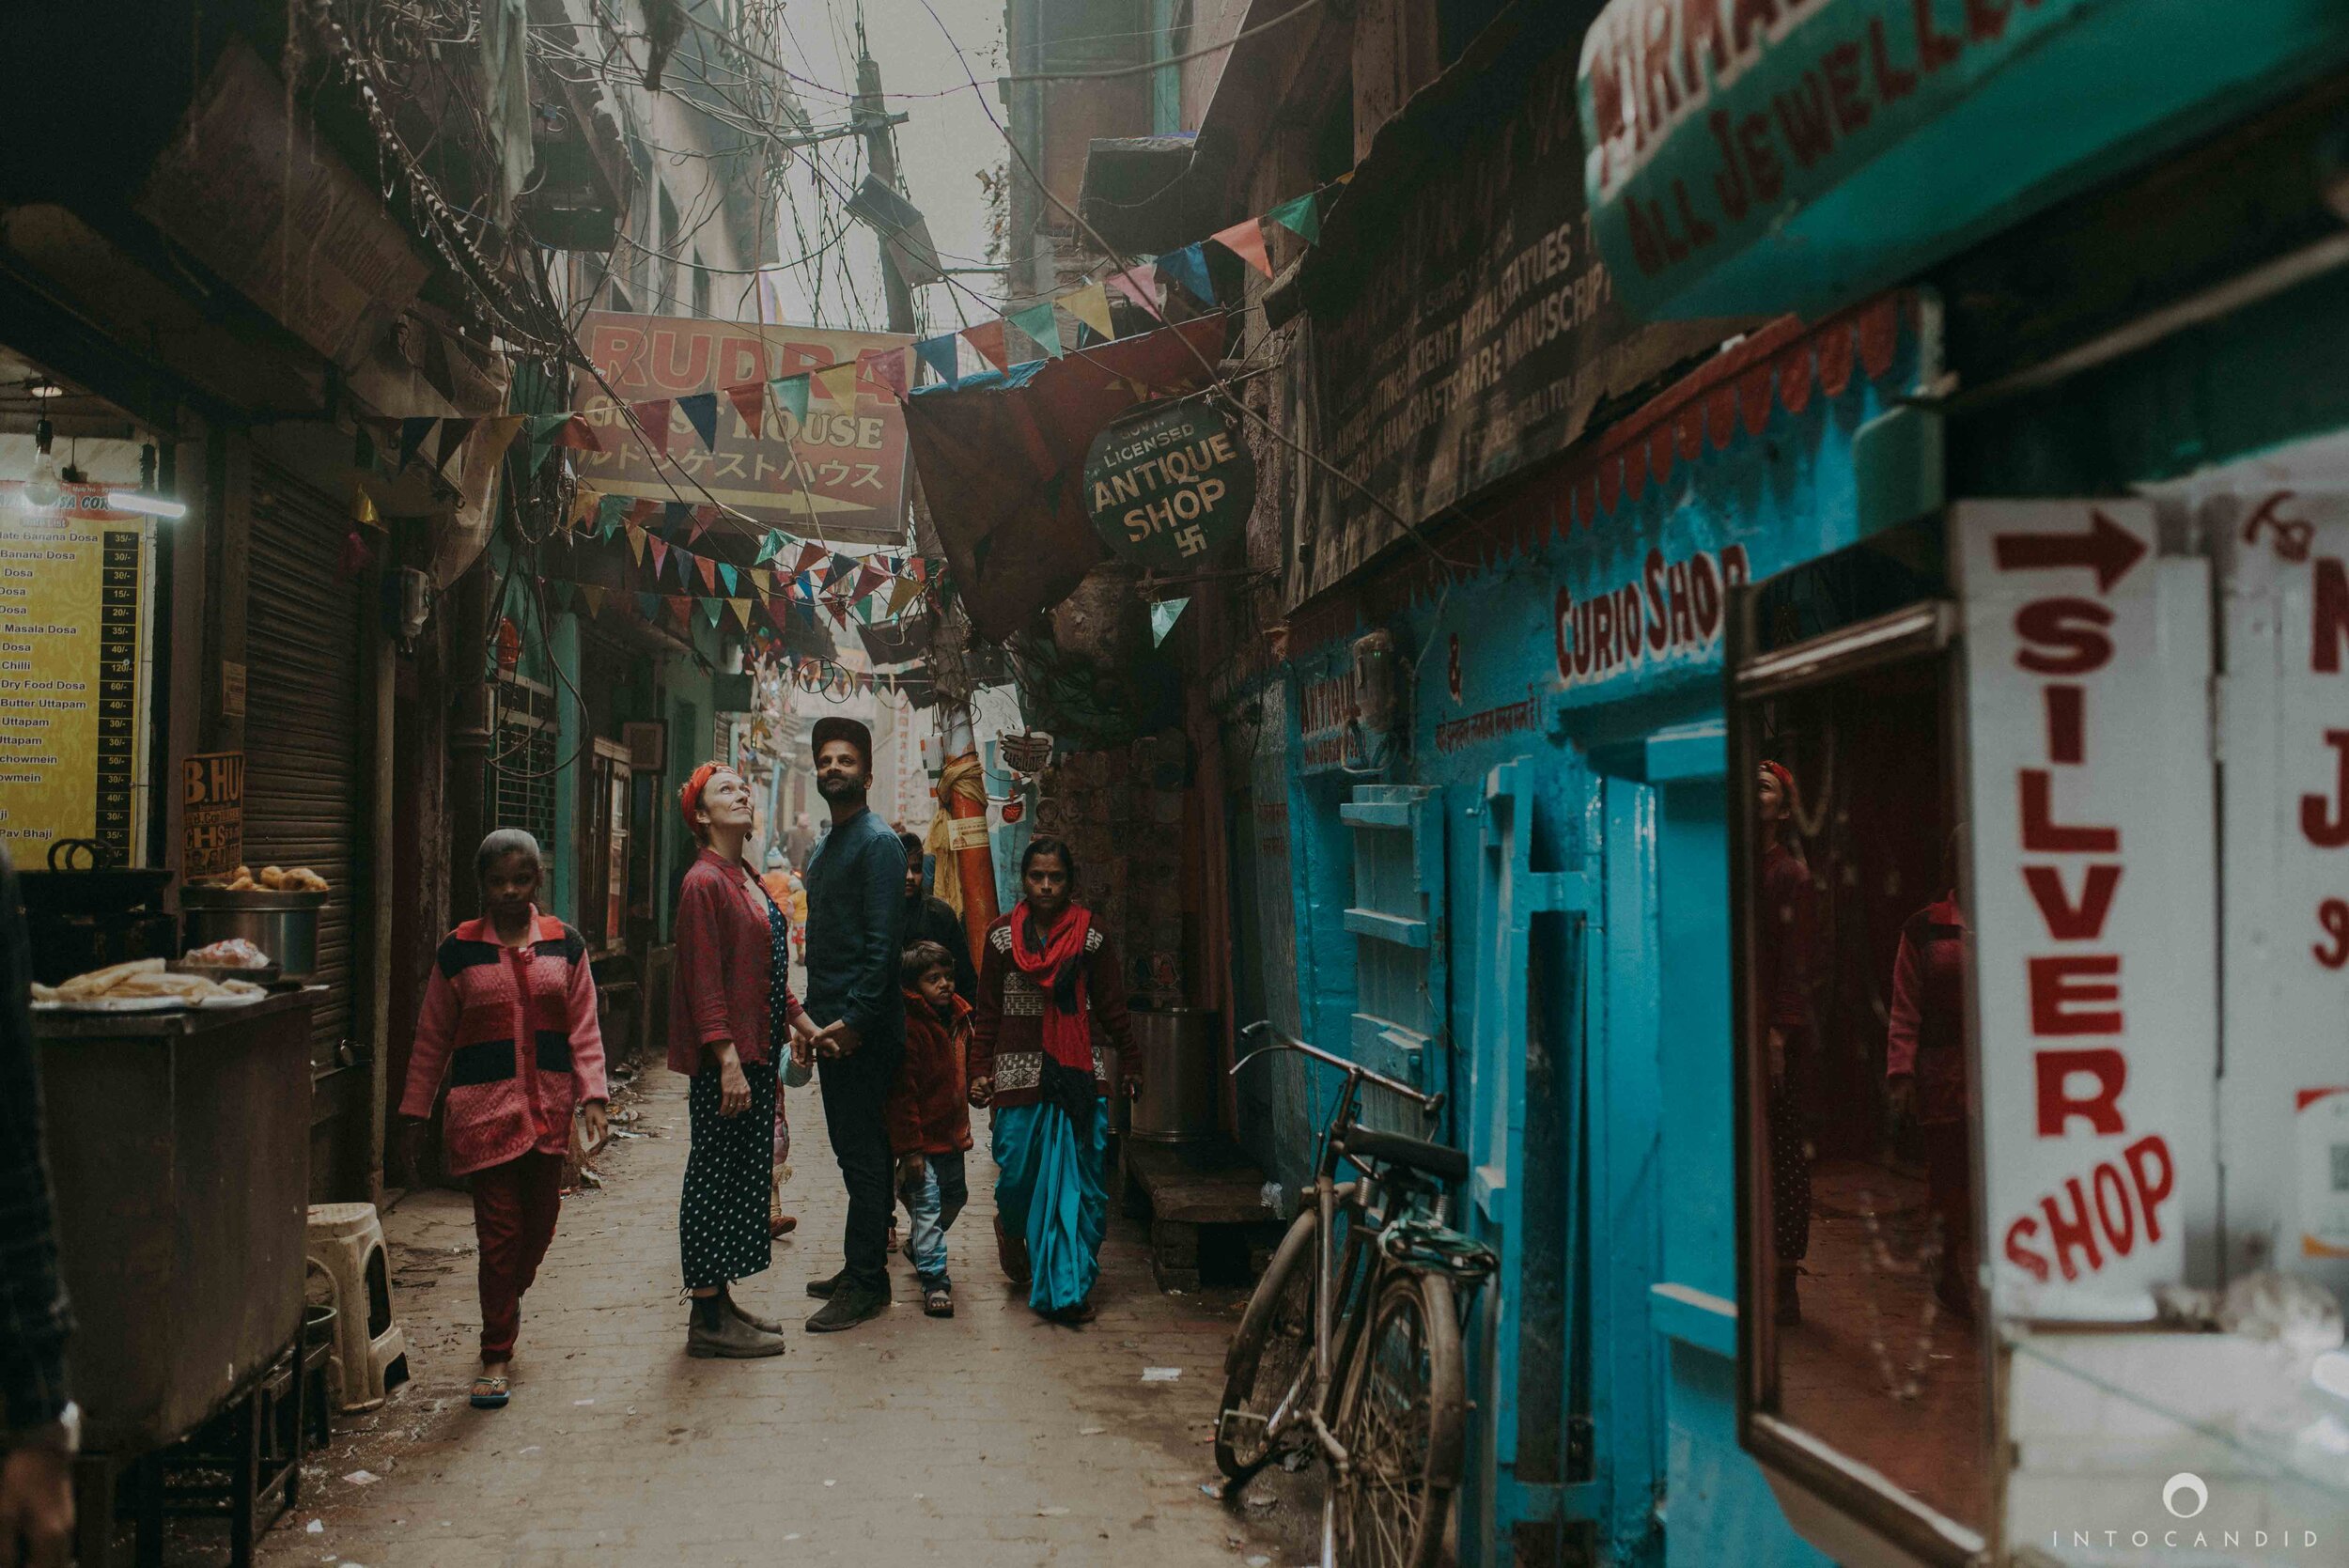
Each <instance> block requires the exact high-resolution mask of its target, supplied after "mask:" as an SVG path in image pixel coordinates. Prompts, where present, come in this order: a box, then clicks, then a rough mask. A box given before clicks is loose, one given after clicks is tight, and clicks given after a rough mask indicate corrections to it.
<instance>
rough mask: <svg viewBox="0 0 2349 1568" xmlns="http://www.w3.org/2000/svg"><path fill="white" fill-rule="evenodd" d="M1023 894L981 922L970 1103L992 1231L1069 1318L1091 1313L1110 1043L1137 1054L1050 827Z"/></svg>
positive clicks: (1015, 1265)
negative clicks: (986, 1154) (979, 1114)
mask: <svg viewBox="0 0 2349 1568" xmlns="http://www.w3.org/2000/svg"><path fill="white" fill-rule="evenodd" d="M1019 880H1020V885H1021V888H1022V891H1023V893H1024V896H1023V897H1022V898H1021V899H1020V901H1019V903H1018V904H1016V905H1014V906H1013V907H1012V911H1011V913H1010V914H1008V915H1005V916H1004V917H1003V918H1002V919H1001V920H998V921H997V922H996V923H995V924H993V925H991V926H989V927H988V932H987V946H986V949H985V951H984V952H983V953H982V955H981V962H980V966H979V1006H978V1014H977V1017H976V1018H975V1019H974V1021H973V1027H972V1040H971V1103H972V1105H974V1106H991V1107H992V1108H993V1110H994V1132H993V1137H992V1140H991V1141H992V1143H993V1147H994V1152H995V1164H996V1168H997V1171H998V1175H997V1177H996V1181H995V1214H996V1219H995V1236H996V1245H997V1247H998V1249H999V1250H1000V1251H1001V1253H1002V1256H1003V1272H1004V1273H1006V1274H1008V1275H1010V1276H1011V1278H1012V1279H1013V1280H1014V1281H1026V1283H1027V1285H1028V1304H1029V1305H1030V1306H1032V1307H1034V1309H1035V1310H1036V1311H1037V1312H1041V1313H1043V1314H1044V1315H1045V1316H1047V1317H1050V1318H1053V1319H1056V1320H1058V1321H1060V1322H1064V1323H1084V1322H1088V1321H1090V1320H1091V1319H1092V1317H1093V1301H1092V1296H1093V1282H1094V1280H1095V1278H1096V1277H1097V1275H1098V1274H1099V1272H1100V1252H1101V1237H1102V1235H1103V1234H1105V1233H1106V1232H1107V1230H1108V1222H1109V1221H1108V1216H1109V1197H1108V1190H1107V1188H1106V1187H1105V1186H1104V1185H1103V1182H1102V1172H1101V1167H1102V1160H1103V1157H1104V1155H1105V1154H1106V1152H1107V1149H1108V1143H1109V1127H1110V1110H1109V1095H1110V1094H1111V1092H1112V1084H1111V1081H1110V1070H1109V1064H1108V1063H1109V1057H1108V1054H1107V1051H1106V1050H1105V1049H1104V1047H1105V1046H1106V1047H1108V1048H1113V1049H1115V1050H1116V1052H1117V1059H1118V1061H1120V1062H1121V1063H1127V1064H1128V1065H1127V1066H1126V1068H1125V1075H1124V1078H1123V1081H1122V1082H1121V1083H1120V1084H1118V1085H1117V1086H1116V1087H1117V1088H1118V1089H1120V1090H1121V1091H1122V1092H1123V1093H1125V1094H1128V1095H1130V1094H1132V1093H1133V1092H1134V1089H1135V1087H1136V1082H1135V1079H1134V1078H1133V1076H1132V1074H1133V1067H1134V1054H1133V1051H1132V1049H1131V1048H1130V1045H1129V1042H1128V1034H1127V1029H1126V983H1125V971H1124V970H1123V969H1122V968H1121V967H1120V965H1119V963H1118V960H1117V950H1116V948H1115V947H1114V946H1112V944H1111V942H1110V939H1109V936H1108V933H1106V932H1104V931H1103V930H1102V929H1101V928H1100V927H1099V926H1098V925H1097V924H1094V920H1093V911H1091V910H1090V909H1087V908H1085V907H1084V906H1082V905H1081V904H1078V903H1075V902H1073V900H1072V897H1071V894H1072V893H1073V891H1074V888H1075V885H1076V880H1077V862H1076V859H1075V857H1073V856H1072V855H1070V854H1069V852H1068V846H1066V845H1065V844H1063V843H1061V842H1060V840H1058V839H1055V838H1044V837H1038V838H1035V839H1033V840H1031V841H1030V842H1029V844H1028V847H1027V851H1026V853H1025V854H1023V855H1021V856H1020V858H1019Z"/></svg>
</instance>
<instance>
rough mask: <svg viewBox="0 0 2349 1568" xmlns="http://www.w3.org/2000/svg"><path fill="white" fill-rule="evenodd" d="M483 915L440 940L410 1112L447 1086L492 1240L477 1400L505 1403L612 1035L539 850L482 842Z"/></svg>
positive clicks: (592, 1129)
mask: <svg viewBox="0 0 2349 1568" xmlns="http://www.w3.org/2000/svg"><path fill="white" fill-rule="evenodd" d="M474 863H475V868H476V869H477V870H478V871H479V873H480V876H481V902H482V909H483V913H482V916H481V918H480V919H479V920H471V921H467V922H466V923H465V924H462V925H459V927H458V928H457V929H456V930H454V931H452V932H450V933H449V934H448V937H447V939H445V940H443V942H442V943H441V951H440V955H439V957H438V959H437V961H436V962H435V963H434V964H433V967H432V978H431V980H430V981H429V982H428V984H427V986H426V987H425V993H424V1009H423V1012H422V1014H421V1016H420V1017H418V1018H417V1020H416V1047H415V1053H414V1054H413V1055H412V1056H411V1057H410V1058H409V1060H408V1085H407V1093H406V1094H404V1095H402V1096H401V1099H400V1105H399V1110H400V1114H401V1115H403V1116H410V1117H414V1118H416V1119H418V1120H421V1119H423V1118H425V1117H428V1116H429V1115H431V1114H432V1102H433V1099H434V1097H435V1096H436V1095H437V1094H438V1093H439V1091H440V1087H441V1080H442V1079H443V1077H445V1078H446V1079H448V1110H447V1114H446V1116H445V1117H444V1119H443V1126H442V1142H443V1151H444V1153H445V1155H446V1157H447V1163H448V1169H449V1171H450V1172H451V1173H452V1174H457V1175H468V1174H469V1175H471V1176H472V1177H473V1220H474V1235H475V1237H476V1238H477V1239H478V1240H479V1243H480V1254H481V1257H480V1264H481V1268H480V1289H481V1375H479V1376H478V1377H476V1378H474V1385H473V1396H472V1397H473V1404H474V1406H475V1407H476V1408H479V1409H485V1410H494V1409H497V1408H499V1407H501V1406H503V1405H505V1404H506V1397H507V1392H508V1390H507V1385H506V1369H507V1367H508V1365H509V1364H510V1363H511V1362H512V1360H513V1358H514V1340H515V1336H516V1335H517V1333H518V1332H519V1331H520V1329H521V1298H522V1293H523V1292H524V1291H526V1290H528V1289H529V1288H530V1283H531V1281H533V1280H534V1279H536V1278H537V1273H538V1264H539V1261H540V1260H541V1259H543V1258H544V1257H545V1256H546V1255H547V1247H548V1244H549V1243H551V1242H552V1241H553V1239H554V1221H555V1216H556V1213H557V1211H558V1210H559V1209H560V1207H561V1205H562V1189H563V1159H564V1156H565V1155H566V1154H568V1152H569V1149H570V1138H571V1114H572V1108H573V1106H574V1105H581V1104H583V1105H584V1107H585V1118H586V1124H587V1126H586V1137H587V1142H588V1146H589V1147H591V1148H592V1147H593V1146H595V1145H596V1144H598V1143H599V1142H601V1141H602V1140H603V1131H604V1108H605V1104H606V1101H607V1098H608V1096H607V1094H606V1093H605V1089H604V1079H603V1031H602V1028H601V1027H600V1026H599V1024H598V1023H597V1021H596V980H595V975H594V974H593V972H591V971H590V970H589V969H588V966H587V944H586V942H585V941H584V940H583V939H582V938H581V937H580V934H579V933H578V932H576V931H574V930H572V929H571V928H570V927H569V926H568V925H566V924H563V923H562V922H561V921H559V920H557V919H555V918H554V917H553V916H552V915H542V914H540V913H539V912H538V909H537V905H536V904H535V903H534V902H533V900H534V899H535V898H536V897H537V893H538V879H539V872H540V866H541V862H540V859H539V854H538V841H537V839H535V838H533V837H531V836H530V834H528V833H526V832H523V831H521V830H520V829H519V828H501V829H499V830H498V831H496V832H493V833H491V834H490V836H489V837H488V838H486V839H483V840H482V841H481V851H480V854H479V855H478V856H477V857H476V858H475V862H474Z"/></svg>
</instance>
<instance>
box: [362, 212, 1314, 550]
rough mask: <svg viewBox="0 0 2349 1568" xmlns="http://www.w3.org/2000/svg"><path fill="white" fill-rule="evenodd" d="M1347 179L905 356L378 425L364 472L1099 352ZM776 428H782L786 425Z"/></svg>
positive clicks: (1309, 234) (902, 351)
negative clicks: (1016, 352)
mask: <svg viewBox="0 0 2349 1568" xmlns="http://www.w3.org/2000/svg"><path fill="white" fill-rule="evenodd" d="M1350 178H1351V176H1350V175H1342V176H1340V177H1339V178H1338V179H1336V180H1334V181H1332V182H1331V185H1325V186H1319V187H1316V188H1315V189H1314V190H1311V191H1308V192H1306V193H1305V194H1303V195H1301V196H1298V197H1296V198H1295V199H1293V200H1290V201H1284V202H1283V203H1281V204H1280V205H1279V206H1277V207H1274V208H1272V209H1270V210H1268V211H1266V212H1263V213H1261V214H1259V215H1258V216H1256V217H1253V218H1247V219H1243V220H1242V221H1240V222H1239V223H1237V224H1233V225H1230V226H1229V227H1227V228H1221V229H1218V230H1217V231H1216V232H1215V233H1213V234H1211V235H1209V236H1207V237H1206V239H1205V240H1200V241H1193V242H1192V243H1190V244H1188V245H1184V246H1180V247H1178V248H1177V249H1175V250H1172V251H1167V252H1165V253H1163V254H1161V255H1159V256H1143V257H1141V258H1139V259H1138V260H1136V261H1135V263H1134V265H1132V266H1131V267H1128V268H1126V269H1124V270H1123V271H1120V272H1112V273H1111V274H1110V275H1109V276H1107V277H1104V278H1100V279H1097V280H1096V281H1093V282H1090V283H1084V284H1079V285H1077V286H1075V287H1070V288H1066V289H1063V290H1062V291H1061V292H1059V293H1057V294H1054V295H1052V296H1050V298H1048V299H1044V300H1039V301H1037V302H1036V303H1033V304H1029V305H1026V306H1023V307H1021V308H1020V309H1019V310H1015V311H1011V312H1009V313H1008V314H1006V315H1003V316H1001V317H996V318H991V319H989V320H986V321H981V322H979V323H978V324H977V325H975V326H971V327H965V328H963V329H962V330H961V331H959V332H953V333H943V334H939V335H938V336H935V337H926V338H923V339H921V340H920V341H918V342H916V343H914V344H912V345H911V346H910V348H892V349H865V350H864V351H863V353H861V354H859V355H857V357H856V358H855V359H853V360H843V361H841V362H840V363H838V364H836V365H818V366H815V367H813V368H810V369H807V370H801V371H798V372H795V373H794V374H792V375H789V376H779V377H775V378H773V379H771V380H763V381H744V382H742V383H740V384H739V385H735V386H727V387H722V388H720V389H719V390H717V391H715V392H697V393H692V394H689V395H687V396H681V397H647V398H640V399H637V400H636V401H633V402H627V403H620V404H607V405H599V406H598V407H595V408H592V409H586V410H576V409H575V410H566V411H561V412H555V413H536V414H496V415H491V416H489V417H487V418H478V419H460V418H445V419H443V418H429V417H428V418H417V419H397V420H385V421H381V422H376V423H377V424H378V427H379V429H380V432H381V438H382V439H381V442H376V443H374V444H375V448H376V451H375V456H374V457H373V458H370V456H369V455H368V454H367V453H366V452H364V451H363V453H362V455H361V464H360V466H361V467H363V468H366V467H375V466H379V465H380V464H382V463H388V465H389V467H390V469H391V471H392V472H393V473H398V472H401V471H404V470H406V469H407V468H408V467H410V466H411V465H412V464H414V463H418V462H423V463H426V464H428V466H429V467H430V468H431V469H432V470H433V472H434V473H436V474H442V475H443V476H444V477H445V476H446V474H447V470H448V464H449V461H450V459H451V458H454V457H456V455H457V454H458V453H459V451H462V450H463V449H464V448H465V446H466V443H467V442H468V441H469V440H470V439H472V438H473V437H474V435H475V433H476V431H477V432H478V433H479V437H480V439H479V441H478V442H477V443H476V445H475V450H474V457H473V458H472V459H471V460H473V461H478V462H486V463H494V462H495V461H497V460H498V459H499V458H502V457H504V456H505V454H506V449H507V448H508V447H510V446H512V445H513V443H514V442H516V441H518V440H519V441H522V442H524V447H523V452H524V462H525V465H526V472H528V473H531V474H536V473H537V472H538V470H539V469H540V468H541V467H543V466H544V465H545V463H546V460H547V458H548V457H549V456H550V455H552V453H553V452H555V451H556V450H558V449H568V450H573V451H582V452H612V451H616V450H618V449H619V448H620V445H621V443H622V442H625V441H627V440H629V439H630V435H631V432H632V434H633V436H634V438H635V439H637V440H639V441H641V442H643V444H644V445H645V446H646V449H647V450H648V451H650V452H651V453H652V454H653V455H654V456H655V458H667V457H668V456H669V455H670V452H671V449H672V447H673V445H674V444H675V442H677V439H678V438H679V436H680V435H681V433H682V432H680V431H679V430H678V429H677V423H678V421H679V420H682V421H683V423H684V426H685V427H686V429H689V430H691V431H692V434H693V436H694V437H696V438H698V439H699V440H700V442H701V443H702V445H703V447H704V448H705V449H708V450H712V451H714V450H715V449H716V447H717V444H718V428H719V417H720V415H719V407H720V402H721V399H723V401H724V403H726V404H728V405H731V406H732V408H733V409H734V411H735V413H736V414H737V415H738V416H739V418H740V420H741V422H742V425H743V427H745V428H746V429H747V430H748V431H749V432H750V435H751V437H752V438H753V439H754V440H760V439H764V438H765V433H766V429H767V422H768V420H769V418H770V416H772V417H774V418H776V419H777V421H778V425H777V428H778V429H779V430H780V429H787V430H788V431H790V432H792V433H796V432H797V431H799V430H800V429H801V428H802V427H805V425H806V424H807V419H808V411H809V410H810V409H811V408H815V407H817V404H818V403H823V404H829V405H832V406H834V407H836V408H837V409H840V410H853V409H854V408H855V406H856V399H857V397H858V396H860V395H863V396H872V397H876V398H882V399H888V400H894V401H898V402H902V401H904V400H905V398H906V397H907V396H908V395H909V394H910V392H911V390H912V388H913V386H914V384H915V383H916V381H917V380H918V379H919V378H920V376H921V373H922V371H923V370H927V371H928V372H929V373H930V374H931V375H932V376H934V377H935V378H936V379H937V380H939V381H940V382H941V383H943V384H944V385H947V386H953V385H955V384H957V382H959V381H960V380H962V379H963V372H962V345H964V344H966V343H967V344H969V345H970V347H971V349H972V351H973V352H975V353H976V354H977V355H978V356H979V358H980V359H982V360H984V361H985V362H987V364H988V365H990V366H992V367H993V368H994V369H997V370H1006V369H1009V368H1010V366H1011V365H1012V358H1011V354H1012V343H1011V333H1012V332H1013V331H1014V330H1017V331H1018V332H1019V334H1021V335H1022V336H1023V337H1025V338H1026V339H1027V340H1028V341H1029V342H1031V343H1033V344H1034V345H1035V347H1036V349H1037V350H1038V352H1039V354H1040V355H1041V356H1042V357H1044V358H1046V359H1059V358H1061V357H1062V356H1063V355H1065V354H1067V353H1070V352H1073V351H1076V350H1079V349H1085V348H1089V347H1092V346H1093V345H1094V344H1097V343H1110V342H1114V341H1116V338H1117V330H1116V326H1115V322H1114V318H1113V315H1112V308H1111V298H1112V295H1115V296H1116V297H1118V298H1122V299H1125V300H1128V301H1130V302H1131V303H1133V304H1134V305H1136V306H1137V307H1139V308H1140V309H1141V311H1142V313H1143V315H1144V316H1145V317H1147V318H1150V320H1151V321H1152V322H1153V323H1163V322H1164V321H1165V319H1166V316H1165V309H1164V306H1163V305H1162V304H1161V303H1160V289H1159V285H1160V284H1161V283H1165V284H1170V285H1172V286H1173V287H1176V288H1179V289H1181V290H1182V291H1183V292H1184V293H1186V294H1188V295H1190V297H1191V298H1192V299H1193V300H1194V301H1196V302H1198V303H1200V304H1202V305H1206V306H1209V307H1214V306H1217V305H1220V304H1221V303H1224V302H1222V301H1220V300H1219V299H1217V297H1216V293H1215V287H1214V282H1213V279H1212V276H1211V274H1210V272H1209V270H1208V266H1207V252H1206V247H1207V246H1209V245H1217V246H1221V248H1222V249H1223V250H1225V251H1228V252H1230V253H1231V254H1232V255H1233V256H1237V257H1238V258H1239V260H1240V261H1241V262H1243V263H1244V264H1246V265H1247V266H1248V267H1251V268H1252V269H1254V270H1255V271H1256V272H1259V273H1261V274H1263V275H1264V276H1266V277H1270V276H1271V275H1272V256H1271V250H1270V246H1269V243H1268V237H1269V235H1270V233H1271V231H1272V229H1275V228H1277V229H1281V230H1284V231H1286V232H1287V233H1290V234H1294V235H1296V236H1297V237H1298V238H1299V239H1300V240H1302V241H1305V242H1306V243H1307V244H1309V245H1310V244H1316V243H1318V242H1319V241H1320V239H1321V206H1320V203H1321V198H1322V196H1323V194H1325V193H1326V192H1328V191H1329V190H1330V189H1331V188H1332V186H1333V185H1343V184H1344V183H1346V179H1350ZM1268 225H1269V226H1268ZM1063 312H1066V316H1067V318H1068V321H1069V330H1068V331H1067V332H1064V331H1063V330H1062V326H1061V313H1063ZM620 410H625V411H626V414H627V418H626V419H625V421H623V420H621V419H619V418H616V417H615V413H616V412H617V411H620ZM782 421H788V424H787V426H786V425H785V424H783V423H781V422H782ZM606 499H611V498H606ZM372 510H373V506H372V503H370V502H368V501H367V500H366V495H365V492H364V491H362V492H361V496H360V498H359V500H358V502H356V503H355V504H354V514H355V515H357V517H358V520H360V521H362V522H373V521H374V520H375V519H374V518H373V517H372V516H371V515H369V514H370V513H371V512H372Z"/></svg>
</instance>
